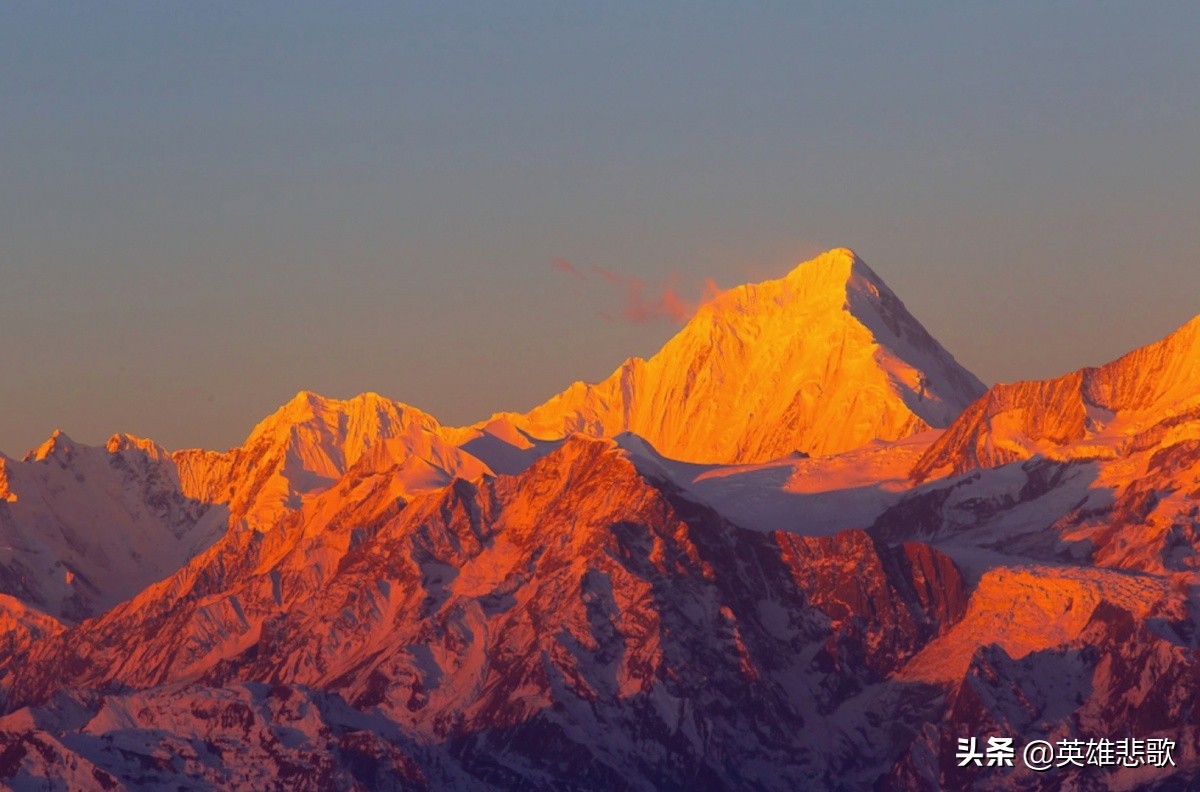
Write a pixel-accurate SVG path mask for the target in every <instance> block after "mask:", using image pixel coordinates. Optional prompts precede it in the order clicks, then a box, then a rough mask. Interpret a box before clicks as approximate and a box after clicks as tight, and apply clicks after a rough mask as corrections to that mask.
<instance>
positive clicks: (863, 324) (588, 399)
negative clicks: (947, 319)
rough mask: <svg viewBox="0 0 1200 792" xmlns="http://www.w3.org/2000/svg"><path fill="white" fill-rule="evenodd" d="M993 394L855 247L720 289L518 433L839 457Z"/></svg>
mask: <svg viewBox="0 0 1200 792" xmlns="http://www.w3.org/2000/svg"><path fill="white" fill-rule="evenodd" d="M984 390H985V388H984V385H983V383H981V382H980V381H979V380H978V379H976V378H975V377H974V376H973V375H972V374H971V373H970V372H968V371H967V370H966V369H964V368H963V367H962V366H960V365H959V364H958V363H957V362H956V361H955V360H954V358H953V356H951V355H950V353H949V352H947V351H946V350H945V349H944V348H943V347H942V346H941V345H940V344H939V343H938V342H937V341H936V340H935V339H933V338H932V337H931V336H930V335H929V333H928V332H927V331H926V330H925V329H924V328H923V327H922V326H921V324H920V322H918V321H917V320H916V319H915V318H914V317H913V316H912V315H911V314H910V313H909V312H908V310H907V309H906V308H905V307H904V304H903V303H902V302H901V301H900V299H899V298H898V297H897V296H896V295H895V294H894V293H893V292H892V291H891V290H890V289H889V288H888V287H887V286H886V285H885V284H884V283H883V281H882V280H881V279H880V278H879V276H877V275H876V274H875V273H874V272H873V271H872V270H871V269H870V268H868V267H867V265H866V264H865V263H863V261H862V260H861V259H860V258H859V257H858V255H857V254H855V253H854V251H852V250H850V249H849V248H835V249H833V250H830V251H827V252H826V253H823V254H821V255H820V256H817V257H816V258H814V259H812V260H811V261H807V262H805V263H803V264H801V265H799V266H798V267H796V268H795V269H794V270H792V271H791V272H790V273H788V274H787V275H785V276H784V277H782V278H778V279H776V280H769V281H765V282H762V283H750V284H745V285H742V286H737V287H734V288H732V289H729V290H727V291H725V292H722V293H721V294H720V295H719V296H718V297H717V298H716V299H714V300H713V301H711V302H709V303H708V304H706V305H705V306H704V307H703V308H702V309H701V310H700V311H699V312H698V313H697V314H696V316H695V317H693V318H692V320H691V321H690V322H688V324H687V325H686V326H684V328H683V329H682V330H680V331H679V333H677V334H676V335H675V337H673V338H672V339H671V340H670V341H668V342H667V343H666V345H664V346H663V348H662V349H660V350H659V351H658V353H656V354H655V355H654V356H652V357H651V358H650V359H649V360H642V359H639V358H633V359H630V360H629V361H626V363H625V364H623V365H622V366H621V368H619V369H618V370H617V371H615V372H614V373H613V374H612V375H611V376H610V377H609V378H608V379H606V380H604V381H602V382H599V383H595V384H590V383H583V382H580V383H576V384H574V385H572V386H571V387H570V388H568V389H567V390H566V391H563V392H562V393H561V394H559V395H558V396H555V397H554V398H552V399H550V400H549V401H547V402H546V403H544V404H543V405H541V406H539V407H536V408H534V409H533V410H531V411H530V412H529V413H527V414H526V415H525V416H518V417H516V418H515V423H516V425H517V426H518V427H519V428H521V429H523V430H525V431H527V432H528V433H530V434H532V435H533V436H534V437H539V438H546V439H551V438H557V437H563V436H565V435H568V434H570V433H572V432H583V433H586V434H590V435H603V436H614V435H619V434H621V433H622V432H634V433H635V434H637V435H640V436H641V437H642V438H643V439H645V440H646V441H648V442H649V443H650V444H651V445H652V446H653V447H654V448H656V449H658V451H660V452H661V453H662V454H663V455H664V456H667V457H670V458H672V459H680V460H686V461H689V462H703V463H731V462H733V463H747V462H763V461H767V460H770V459H775V458H778V457H780V456H783V455H786V454H789V453H792V452H794V451H796V450H800V451H803V452H804V453H807V454H810V455H823V454H835V453H840V452H842V451H847V450H849V449H851V448H856V447H858V446H860V445H862V444H864V443H867V442H870V441H872V440H877V439H882V440H895V439H899V438H903V437H907V436H909V435H912V434H915V433H917V432H921V431H924V430H926V429H929V428H930V427H944V426H946V425H948V424H949V423H950V421H951V420H953V419H954V418H955V417H956V416H957V415H958V414H959V413H960V412H961V411H962V410H963V409H964V408H965V407H966V406H967V405H968V404H970V403H971V402H972V401H973V400H974V399H975V398H976V397H978V396H979V395H980V394H982V393H983V391H984Z"/></svg>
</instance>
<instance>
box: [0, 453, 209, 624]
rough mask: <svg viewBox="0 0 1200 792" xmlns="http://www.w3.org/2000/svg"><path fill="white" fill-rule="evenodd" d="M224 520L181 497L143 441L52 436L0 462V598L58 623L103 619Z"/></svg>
mask: <svg viewBox="0 0 1200 792" xmlns="http://www.w3.org/2000/svg"><path fill="white" fill-rule="evenodd" d="M227 514H228V513H227V512H226V511H225V510H224V509H221V508H213V507H212V504H210V503H206V502H203V501H199V500H196V499H193V498H190V497H188V496H187V495H186V494H184V492H183V490H182V488H181V487H180V482H179V477H178V473H177V470H176V467H175V464H174V462H173V461H172V460H171V458H170V456H169V455H168V454H167V453H166V452H165V451H164V450H163V449H162V448H160V447H159V446H157V445H155V444H154V443H152V442H150V441H147V440H140V439H138V438H134V437H130V436H128V435H115V436H113V437H112V438H111V439H110V440H109V441H108V443H107V445H106V446H105V447H103V448H97V447H92V446H86V445H82V444H78V443H75V442H74V441H72V440H71V438H69V437H68V436H67V435H65V434H63V433H62V432H55V433H54V434H53V435H52V436H51V437H50V438H49V439H48V440H46V442H45V443H43V444H42V445H41V446H40V447H39V448H37V449H36V450H34V451H31V452H30V453H29V454H28V455H27V456H26V457H25V458H24V460H22V461H16V460H12V459H8V458H4V457H0V594H7V595H9V596H11V597H14V598H16V599H18V600H20V601H21V602H22V603H23V604H24V605H25V606H27V607H32V608H34V609H37V610H39V611H43V612H44V613H46V614H47V615H50V616H53V617H55V618H59V619H67V620H74V619H79V618H84V617H87V616H92V615H95V614H97V613H102V612H103V611H105V610H108V609H109V608H111V607H112V606H113V605H116V604H117V603H118V602H120V601H122V600H124V599H128V598H129V597H132V596H133V595H134V594H136V593H138V592H139V591H141V590H142V589H143V588H145V587H146V586H147V585H149V584H150V583H152V582H154V581H155V580H158V579H160V578H163V577H166V576H167V575H169V574H171V573H172V572H174V571H175V570H177V569H179V567H180V566H182V565H183V564H184V563H185V562H186V561H187V560H188V559H189V558H191V557H192V556H193V555H195V554H196V553H197V552H199V551H200V550H202V549H204V547H205V546H207V545H208V544H211V543H212V542H213V541H214V540H215V539H216V538H217V537H218V536H220V534H221V533H222V532H223V531H224V529H225V520H226V517H227Z"/></svg>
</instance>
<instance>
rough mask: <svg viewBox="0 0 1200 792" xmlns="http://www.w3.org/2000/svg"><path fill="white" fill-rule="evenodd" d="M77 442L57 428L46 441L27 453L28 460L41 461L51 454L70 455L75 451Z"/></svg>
mask: <svg viewBox="0 0 1200 792" xmlns="http://www.w3.org/2000/svg"><path fill="white" fill-rule="evenodd" d="M75 449H76V443H75V441H74V440H72V439H71V438H70V437H68V436H67V433H66V432H64V431H63V430H61V429H55V430H54V431H53V432H51V433H50V436H49V437H48V438H46V442H44V443H42V444H41V445H40V446H38V447H37V448H35V449H34V450H32V451H30V452H29V453H28V454H26V455H25V460H24V461H26V462H31V461H32V462H41V461H42V460H43V459H47V458H48V457H51V456H62V457H69V456H70V455H71V454H73V453H74V452H75Z"/></svg>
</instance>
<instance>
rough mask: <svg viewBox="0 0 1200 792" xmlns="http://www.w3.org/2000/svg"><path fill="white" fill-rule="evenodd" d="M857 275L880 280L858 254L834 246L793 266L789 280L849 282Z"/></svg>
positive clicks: (788, 276)
mask: <svg viewBox="0 0 1200 792" xmlns="http://www.w3.org/2000/svg"><path fill="white" fill-rule="evenodd" d="M855 276H862V277H867V278H869V279H872V280H878V279H879V276H878V275H876V274H875V273H874V271H872V270H871V268H870V267H868V266H867V265H866V264H865V263H864V262H863V260H862V259H861V258H859V257H858V254H857V253H855V252H854V251H853V250H851V249H850V248H847V247H839V248H833V249H831V250H827V251H825V252H824V253H822V254H820V255H819V256H817V257H816V258H814V259H810V260H808V261H802V262H800V263H799V264H797V265H796V266H795V267H793V268H792V270H791V272H789V273H788V274H787V275H786V276H785V278H786V279H787V280H793V281H794V280H822V281H831V282H834V283H837V282H840V283H848V282H849V281H850V279H851V278H853V277H855Z"/></svg>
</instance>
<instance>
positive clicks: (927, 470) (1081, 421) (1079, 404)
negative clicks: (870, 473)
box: [912, 316, 1200, 480]
mask: <svg viewBox="0 0 1200 792" xmlns="http://www.w3.org/2000/svg"><path fill="white" fill-rule="evenodd" d="M1197 414H1200V316H1196V317H1194V318H1192V319H1191V320H1190V321H1188V322H1187V323H1186V324H1184V325H1183V326H1182V327H1180V328H1179V329H1177V330H1175V331H1174V332H1172V333H1170V334H1169V335H1167V336H1166V337H1165V338H1163V339H1161V340H1159V341H1156V342H1154V343H1152V344H1149V345H1147V346H1144V347H1141V348H1139V349H1135V350H1133V351H1132V352H1129V353H1127V354H1125V355H1122V356H1121V357H1119V358H1117V359H1116V360H1114V361H1112V362H1110V363H1106V364H1104V365H1103V366H1099V367H1096V368H1084V369H1079V370H1077V371H1073V372H1071V373H1069V374H1064V375H1062V376H1061V377H1055V378H1053V379H1047V380H1035V381H1028V382H1015V383H1011V384H1004V383H1002V384H997V385H995V386H994V387H992V388H991V389H990V390H989V391H988V392H987V393H986V394H985V395H984V397H983V398H981V399H980V400H979V401H978V402H976V403H975V404H973V405H971V407H970V408H969V409H968V410H966V411H965V412H964V413H963V414H962V415H961V416H960V417H959V418H958V419H957V420H955V421H954V423H953V424H952V425H951V426H950V428H949V429H948V430H947V431H946V433H945V434H943V435H942V436H941V437H940V438H938V440H937V441H936V442H935V443H934V444H933V445H932V446H930V448H929V450H928V451H927V452H926V453H925V455H924V456H923V457H922V458H921V459H920V460H919V461H918V463H917V465H916V466H915V467H914V468H913V471H912V476H913V478H914V479H916V480H924V479H928V478H930V477H933V476H935V475H939V474H946V473H949V474H959V473H965V472H967V471H970V470H974V469H976V468H989V467H996V466H999V465H1003V464H1007V463H1009V462H1015V461H1021V460H1025V459H1028V458H1029V457H1031V456H1033V455H1034V454H1045V455H1047V456H1050V457H1052V458H1058V459H1062V458H1092V457H1104V456H1113V455H1115V454H1117V453H1118V452H1119V451H1120V450H1121V449H1122V448H1124V447H1125V446H1127V445H1128V444H1131V443H1133V444H1136V443H1137V442H1144V441H1145V440H1146V438H1143V439H1142V440H1141V441H1139V440H1138V437H1139V435H1142V434H1144V433H1148V432H1150V431H1151V430H1152V429H1154V427H1159V431H1160V432H1162V433H1165V432H1166V431H1167V430H1168V428H1169V427H1171V426H1172V425H1173V424H1183V425H1184V428H1183V429H1179V430H1178V431H1179V432H1184V431H1187V430H1186V426H1188V425H1190V423H1191V419H1192V418H1193V417H1194V416H1195V415H1197ZM1179 436H1180V437H1182V436H1183V435H1182V434H1180V435H1179Z"/></svg>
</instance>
